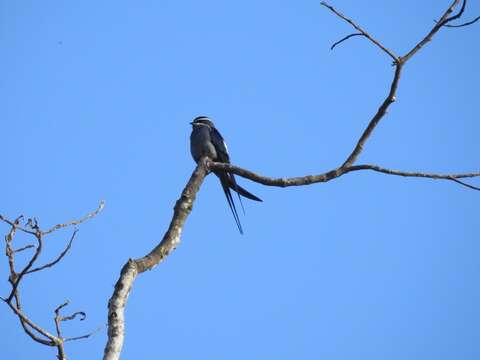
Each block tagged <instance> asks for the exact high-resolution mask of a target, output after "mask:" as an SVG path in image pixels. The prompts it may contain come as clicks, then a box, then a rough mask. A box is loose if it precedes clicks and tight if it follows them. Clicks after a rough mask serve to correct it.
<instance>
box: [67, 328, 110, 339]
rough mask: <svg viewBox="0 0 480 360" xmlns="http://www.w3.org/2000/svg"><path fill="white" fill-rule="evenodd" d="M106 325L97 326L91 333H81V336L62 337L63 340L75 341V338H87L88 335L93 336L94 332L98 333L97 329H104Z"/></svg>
mask: <svg viewBox="0 0 480 360" xmlns="http://www.w3.org/2000/svg"><path fill="white" fill-rule="evenodd" d="M105 327H106V325H101V326H99V327H97V328H96V329H95V330H93V331H92V332H91V333H88V334H85V335H82V336H74V337H69V338H65V339H63V341H64V342H67V341H75V340H81V339H87V338H89V337H90V336H93V335H95V334H96V333H98V332H99V331H101V330H103V329H105Z"/></svg>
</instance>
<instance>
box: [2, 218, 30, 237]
mask: <svg viewBox="0 0 480 360" xmlns="http://www.w3.org/2000/svg"><path fill="white" fill-rule="evenodd" d="M19 218H23V215H21V216H20V217H19ZM0 220H1V221H3V222H5V223H7V224H8V225H10V226H15V228H16V229H17V230H20V231H23V232H25V233H27V234H30V235H35V234H36V232H35V231H33V230H28V229H26V228H24V227H22V226H20V225H19V224H18V223H17V224H15V222H16V221H10V220H8V219H7V218H5V217H4V216H3V215H0ZM17 220H18V219H17Z"/></svg>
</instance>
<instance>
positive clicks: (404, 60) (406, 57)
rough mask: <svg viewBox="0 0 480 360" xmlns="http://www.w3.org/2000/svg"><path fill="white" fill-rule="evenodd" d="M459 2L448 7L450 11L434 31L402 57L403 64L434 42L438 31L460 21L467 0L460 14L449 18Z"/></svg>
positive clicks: (446, 12)
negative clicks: (430, 42) (426, 45)
mask: <svg viewBox="0 0 480 360" xmlns="http://www.w3.org/2000/svg"><path fill="white" fill-rule="evenodd" d="M459 2H460V0H454V1H453V2H452V4H451V5H450V6H449V7H448V9H447V10H446V11H445V13H444V14H443V15H442V17H441V18H440V20H439V21H438V22H437V23H436V24H435V26H434V27H433V28H432V30H430V32H429V33H428V34H427V35H426V36H425V37H424V38H423V39H422V40H420V41H419V42H418V43H417V45H415V46H414V47H413V48H412V49H411V50H410V51H409V52H408V53H407V54H406V55H405V56H402V57H401V59H402V62H403V63H405V62H407V61H408V60H409V59H410V58H411V57H412V56H413V55H415V54H416V53H417V52H418V51H419V50H420V49H421V48H422V47H424V46H425V44H427V43H428V42H429V41H430V40H432V37H433V35H435V34H436V33H437V32H438V30H440V29H441V28H442V27H443V26H444V25H446V24H447V23H448V22H450V21H452V20H455V19H458V18H459V17H460V16H461V15H462V14H463V11H464V10H465V5H466V3H467V2H466V1H465V0H464V2H463V5H462V9H461V10H460V12H459V13H458V14H457V15H455V16H452V17H449V16H450V14H451V13H452V12H453V10H454V9H455V7H456V6H457V5H458V3H459Z"/></svg>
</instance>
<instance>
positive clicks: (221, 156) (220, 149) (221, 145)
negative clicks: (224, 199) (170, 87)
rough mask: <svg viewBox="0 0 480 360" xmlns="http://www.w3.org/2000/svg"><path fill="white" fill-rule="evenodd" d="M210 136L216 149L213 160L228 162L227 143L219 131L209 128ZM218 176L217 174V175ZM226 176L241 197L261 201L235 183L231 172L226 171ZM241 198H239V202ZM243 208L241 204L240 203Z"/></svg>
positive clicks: (230, 185)
mask: <svg viewBox="0 0 480 360" xmlns="http://www.w3.org/2000/svg"><path fill="white" fill-rule="evenodd" d="M210 138H211V140H212V144H213V146H215V150H216V151H217V159H215V161H218V162H222V163H226V164H230V156H229V154H228V149H227V144H226V143H225V140H224V139H223V137H222V135H221V134H220V133H219V131H218V130H217V129H215V128H213V127H212V128H210ZM217 176H218V175H217ZM227 178H228V186H229V187H230V188H231V189H232V190H234V191H235V192H237V194H239V195H242V196H243V197H246V198H247V199H250V200H255V201H262V200H261V199H260V198H258V197H256V196H255V195H253V194H252V193H250V192H248V191H247V190H245V189H244V188H242V187H241V186H240V185H238V184H237V182H236V180H235V176H234V175H233V174H231V173H227ZM241 202H242V200H241V199H240V203H241ZM242 208H243V204H242Z"/></svg>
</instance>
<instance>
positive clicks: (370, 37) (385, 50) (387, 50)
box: [320, 1, 398, 63]
mask: <svg viewBox="0 0 480 360" xmlns="http://www.w3.org/2000/svg"><path fill="white" fill-rule="evenodd" d="M320 5H322V6H325V7H326V8H327V9H329V10H330V11H332V12H333V13H334V14H335V15H337V16H338V17H340V18H342V19H343V20H345V21H346V22H348V23H349V24H350V25H352V26H353V27H354V28H355V30H357V31H358V32H359V33H360V34H362V35H363V36H365V37H366V38H367V39H368V40H370V41H371V42H372V43H374V44H375V45H376V46H378V47H379V48H380V49H382V51H384V52H385V53H387V54H388V56H390V57H391V58H392V59H393V62H394V63H397V62H398V56H397V55H395V54H394V53H393V52H392V51H391V50H389V49H387V48H386V47H385V46H383V45H382V44H381V43H380V42H379V41H378V40H375V39H374V38H373V37H372V36H371V35H370V34H369V33H368V32H366V31H365V30H363V29H362V28H361V27H360V26H359V25H357V24H356V23H355V22H354V21H353V20H352V19H349V18H347V17H346V16H345V15H343V14H342V13H340V12H339V11H338V10H336V9H335V8H334V7H333V6H331V5H329V4H327V3H326V2H325V1H322V2H321V3H320ZM344 40H346V39H344ZM342 41H343V40H342Z"/></svg>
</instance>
